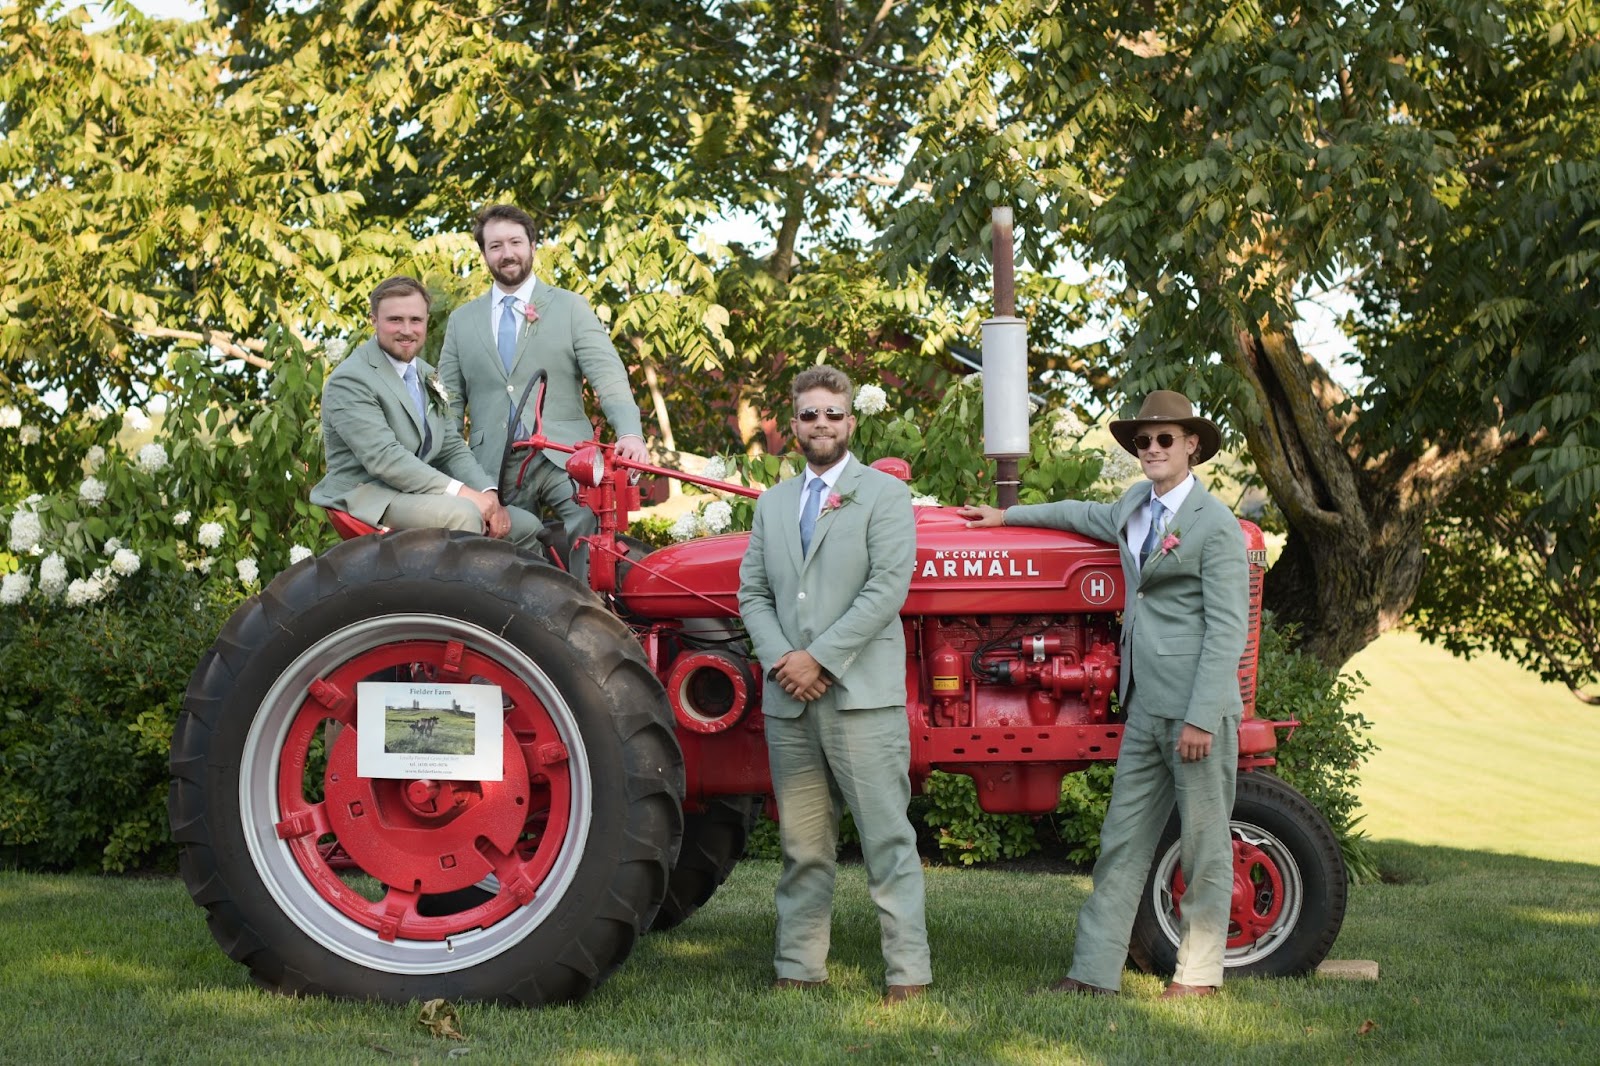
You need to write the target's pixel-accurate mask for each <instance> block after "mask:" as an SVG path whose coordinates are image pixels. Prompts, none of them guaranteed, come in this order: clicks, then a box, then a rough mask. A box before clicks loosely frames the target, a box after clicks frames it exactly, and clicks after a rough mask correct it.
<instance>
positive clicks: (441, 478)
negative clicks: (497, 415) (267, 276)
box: [311, 339, 494, 525]
mask: <svg viewBox="0 0 1600 1066" xmlns="http://www.w3.org/2000/svg"><path fill="white" fill-rule="evenodd" d="M416 363H417V373H418V375H419V376H420V378H421V380H422V382H423V388H422V391H423V398H424V401H425V403H426V406H427V411H428V414H427V417H428V428H429V431H430V432H431V433H432V440H431V441H430V442H429V448H428V451H427V453H426V454H419V453H420V452H421V450H422V444H423V438H424V434H423V425H422V419H421V418H419V417H418V415H417V408H416V405H415V404H414V403H412V400H411V394H410V393H409V392H407V391H406V386H405V382H403V381H401V380H400V375H398V374H396V373H395V372H394V367H393V366H391V365H390V363H389V359H388V357H387V356H386V355H384V354H383V351H382V350H381V349H380V348H379V347H378V342H377V340H375V339H373V340H368V341H367V342H366V343H365V344H363V345H361V346H360V347H359V348H357V349H356V350H355V351H353V352H351V353H350V354H349V355H347V356H346V357H345V359H344V361H343V362H341V363H340V364H339V365H338V366H336V367H334V368H333V373H331V374H329V375H328V380H327V381H326V382H325V383H324V384H323V386H322V448H323V452H324V454H325V455H326V457H327V463H328V472H327V475H326V476H325V477H323V479H322V480H321V481H319V482H317V485H316V487H315V488H313V489H312V490H311V502H312V503H314V504H317V505H318V506H321V507H334V508H338V509H339V510H341V511H348V512H349V513H350V514H352V515H354V516H355V517H356V518H359V519H361V521H363V522H369V523H371V524H373V525H377V524H378V523H379V522H380V521H381V520H382V518H383V512H384V511H385V510H387V509H388V507H389V504H390V502H392V501H393V500H394V498H395V496H397V495H399V494H400V493H402V492H405V493H416V494H419V495H429V494H435V493H437V494H439V495H441V496H442V495H443V494H444V492H445V490H446V489H448V488H449V487H450V482H451V481H452V480H455V481H460V482H461V483H462V484H464V485H466V486H467V487H469V488H474V489H483V488H488V487H489V486H491V485H493V484H494V479H493V478H491V477H489V476H488V475H487V474H486V473H485V472H484V470H483V468H482V467H480V466H479V465H478V464H477V463H476V462H475V461H473V458H472V453H471V452H470V451H468V450H467V443H466V441H464V440H462V439H461V433H460V431H459V430H457V428H456V423H455V420H454V419H453V418H452V417H451V414H450V407H449V404H448V403H447V402H446V401H445V399H444V397H442V396H440V395H439V394H438V392H437V391H436V390H435V389H434V387H433V386H432V385H431V384H429V379H430V378H432V377H433V376H434V375H433V368H432V367H430V366H429V365H428V364H427V363H426V362H424V361H423V360H422V359H418V360H417V361H416Z"/></svg>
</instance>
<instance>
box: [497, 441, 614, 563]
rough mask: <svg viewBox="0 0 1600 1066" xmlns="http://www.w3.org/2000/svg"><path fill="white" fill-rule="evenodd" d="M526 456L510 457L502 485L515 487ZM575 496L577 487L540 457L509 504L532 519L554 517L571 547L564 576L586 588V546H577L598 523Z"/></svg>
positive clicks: (561, 472)
mask: <svg viewBox="0 0 1600 1066" xmlns="http://www.w3.org/2000/svg"><path fill="white" fill-rule="evenodd" d="M527 454H528V453H527V452H525V451H523V452H513V453H512V455H511V458H510V459H509V460H507V462H506V471H505V479H504V481H505V484H507V485H511V486H515V485H516V483H517V469H518V468H519V467H521V466H522V461H523V459H524V458H526V456H527ZM576 492H577V485H576V484H574V483H573V480H572V478H570V477H568V476H567V472H566V471H565V470H563V469H561V468H560V467H558V466H556V465H555V464H554V463H552V462H550V461H549V460H548V459H546V458H545V457H544V456H542V455H541V456H539V457H538V458H536V459H535V460H534V461H533V462H531V463H529V464H528V472H527V473H526V474H524V475H523V479H522V487H521V488H513V489H512V490H511V500H510V501H509V502H512V503H515V504H516V505H517V506H518V507H521V508H523V509H524V510H527V511H531V512H533V513H534V514H535V515H543V514H544V513H546V512H549V513H550V514H553V515H554V516H555V517H556V519H557V520H558V521H559V522H560V523H561V525H562V527H563V528H564V529H565V530H566V532H567V543H568V544H569V545H572V546H573V548H572V558H570V559H568V560H566V563H567V572H568V573H570V574H571V575H572V576H573V577H575V578H577V579H578V580H579V581H582V582H583V583H585V584H588V582H589V551H588V546H587V545H579V544H578V538H579V537H587V536H589V535H590V534H592V533H594V532H596V531H597V530H598V529H599V528H600V523H599V522H598V521H597V520H596V519H595V516H594V512H593V511H591V510H589V508H587V507H585V506H583V504H581V503H579V502H578V500H577V497H576V495H575V494H576Z"/></svg>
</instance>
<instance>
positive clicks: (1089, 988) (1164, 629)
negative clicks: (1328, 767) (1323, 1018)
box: [958, 390, 1249, 999]
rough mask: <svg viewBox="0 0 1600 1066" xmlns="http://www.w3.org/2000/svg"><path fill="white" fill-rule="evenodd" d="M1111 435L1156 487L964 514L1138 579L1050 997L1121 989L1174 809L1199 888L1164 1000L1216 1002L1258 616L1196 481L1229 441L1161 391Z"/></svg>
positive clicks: (1218, 511)
mask: <svg viewBox="0 0 1600 1066" xmlns="http://www.w3.org/2000/svg"><path fill="white" fill-rule="evenodd" d="M1111 435H1112V436H1113V437H1115V438H1116V440H1117V443H1118V444H1120V445H1121V446H1122V447H1123V448H1125V449H1127V450H1128V451H1129V452H1132V453H1133V454H1134V455H1135V456H1137V457H1138V459H1139V464H1140V466H1141V467H1142V468H1143V470H1144V474H1145V477H1147V478H1148V479H1149V482H1148V483H1141V484H1138V485H1135V486H1134V487H1133V488H1131V489H1129V490H1128V491H1127V492H1126V493H1124V494H1123V496H1122V498H1121V499H1120V500H1118V501H1117V502H1116V503H1109V504H1108V503H1086V502H1083V501H1062V502H1058V503H1042V504H1033V505H1029V506H1018V507H1011V508H1008V509H1007V510H1005V511H1000V510H998V509H996V508H994V507H988V506H969V507H964V508H961V510H960V511H959V512H958V513H959V514H960V515H961V516H962V517H963V518H966V519H968V522H967V525H968V526H970V527H974V528H977V527H982V526H998V525H1011V526H1047V527H1050V528H1053V529H1066V530H1071V531H1073V532H1077V533H1082V534H1085V535H1086V536H1091V537H1094V538H1096V539H1098V540H1103V541H1107V542H1111V543H1115V544H1117V545H1118V547H1119V548H1120V549H1121V553H1122V569H1123V572H1124V573H1125V574H1127V575H1128V576H1129V580H1128V588H1129V594H1128V599H1127V602H1126V604H1125V605H1124V606H1123V612H1122V637H1121V654H1122V667H1121V677H1120V679H1119V684H1118V687H1117V695H1118V699H1119V700H1120V703H1121V706H1122V708H1123V709H1124V711H1125V712H1126V714H1127V725H1126V727H1125V728H1124V730H1123V734H1122V750H1121V753H1120V755H1119V757H1118V759H1117V776H1116V781H1115V783H1114V784H1113V785H1112V790H1111V804H1110V807H1109V808H1108V809H1107V811H1106V819H1105V824H1104V826H1103V827H1102V828H1101V831H1100V858H1099V861H1098V862H1096V863H1095V867H1094V891H1093V892H1092V893H1091V894H1090V896H1089V898H1088V900H1086V901H1085V902H1084V905H1083V909H1082V910H1081V911H1079V913H1078V930H1077V941H1076V944H1075V946H1074V948H1073V953H1072V967H1071V969H1070V970H1069V971H1068V976H1066V977H1064V978H1062V979H1061V980H1060V981H1057V982H1056V983H1055V984H1054V985H1052V986H1051V989H1052V990H1053V991H1056V992H1069V993H1076V994H1080V995H1115V994H1116V993H1117V992H1118V991H1119V990H1120V989H1121V987H1122V966H1123V960H1125V959H1126V958H1127V955H1128V939H1129V937H1130V935H1131V933H1132V929H1133V921H1134V916H1135V914H1136V913H1137V910H1138V905H1139V893H1140V892H1141V891H1142V890H1143V888H1144V884H1145V879H1146V876H1147V875H1148V874H1149V871H1150V861H1151V858H1152V856H1153V855H1154V853H1155V848H1156V843H1157V841H1158V839H1159V838H1160V836H1161V832H1162V829H1163V828H1164V827H1165V826H1166V823H1167V819H1168V818H1169V817H1170V816H1171V813H1172V808H1173V804H1174V802H1176V804H1177V807H1178V816H1179V819H1180V821H1181V823H1182V833H1183V875H1184V881H1185V883H1186V885H1187V889H1186V891H1185V892H1184V896H1183V904H1182V919H1181V925H1180V929H1179V944H1178V964H1177V970H1176V972H1175V973H1174V974H1173V978H1172V983H1171V984H1169V985H1168V986H1167V989H1166V991H1165V992H1164V993H1163V994H1162V998H1163V999H1178V998H1182V997H1186V996H1209V995H1214V994H1215V993H1216V992H1217V990H1218V989H1219V988H1220V987H1221V985H1222V971H1223V954H1224V951H1225V950H1226V947H1227V940H1228V921H1229V910H1230V908H1231V906H1232V897H1233V841H1232V838H1231V836H1230V833H1229V829H1228V822H1229V817H1230V815H1231V813H1232V810H1233V799H1234V795H1233V792H1234V775H1235V772H1236V770H1237V768H1238V742H1239V737H1238V733H1239V716H1240V714H1241V712H1242V709H1243V705H1242V703H1241V701H1240V697H1239V677H1238V668H1239V658H1240V656H1241V655H1243V654H1244V646H1245V638H1246V629H1247V624H1248V615H1249V568H1248V564H1247V561H1246V557H1245V546H1244V538H1243V535H1242V534H1241V533H1240V530H1239V523H1238V522H1237V521H1236V520H1235V519H1234V517H1233V515H1232V514H1231V513H1229V511H1228V508H1227V507H1226V506H1225V505H1224V504H1223V503H1222V502H1221V501H1220V500H1218V499H1217V498H1216V497H1214V496H1212V495H1211V494H1210V493H1209V492H1207V491H1206V490H1205V487H1204V486H1203V485H1201V484H1200V482H1199V481H1198V480H1197V479H1196V478H1195V476H1194V474H1193V473H1192V472H1191V467H1194V466H1198V465H1200V464H1201V463H1203V462H1205V461H1206V460H1207V459H1210V458H1211V457H1212V456H1213V455H1215V454H1216V451H1217V448H1218V446H1219V444H1220V443H1221V434H1220V433H1219V432H1218V431H1217V427H1216V425H1215V424H1213V423H1212V422H1211V421H1210V420H1209V419H1205V418H1197V417H1195V415H1194V408H1193V407H1192V406H1191V404H1190V403H1189V400H1188V398H1187V397H1185V396H1184V395H1183V394H1182V393H1178V392H1168V391H1164V390H1163V391H1157V392H1152V393H1151V394H1150V395H1149V396H1147V397H1146V398H1145V401H1144V404H1143V406H1141V407H1140V409H1139V416H1138V417H1137V418H1132V419H1122V420H1119V421H1115V422H1112V423H1111Z"/></svg>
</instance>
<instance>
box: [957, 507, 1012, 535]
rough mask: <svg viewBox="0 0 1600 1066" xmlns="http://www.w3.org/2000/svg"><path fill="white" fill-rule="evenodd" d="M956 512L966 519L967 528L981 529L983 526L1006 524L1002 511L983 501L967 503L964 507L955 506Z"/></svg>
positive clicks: (1004, 514)
mask: <svg viewBox="0 0 1600 1066" xmlns="http://www.w3.org/2000/svg"><path fill="white" fill-rule="evenodd" d="M956 514H957V515H959V516H960V517H962V518H965V519H966V520H967V528H968V529H983V528H984V527H985V526H1003V525H1005V524H1006V513H1005V512H1004V511H1002V510H1000V508H998V507H990V506H989V505H988V504H984V503H969V504H967V505H966V506H965V507H957V508H956Z"/></svg>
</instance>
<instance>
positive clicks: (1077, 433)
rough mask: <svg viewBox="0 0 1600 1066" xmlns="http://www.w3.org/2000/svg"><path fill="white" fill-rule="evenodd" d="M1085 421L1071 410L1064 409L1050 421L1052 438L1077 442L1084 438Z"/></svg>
mask: <svg viewBox="0 0 1600 1066" xmlns="http://www.w3.org/2000/svg"><path fill="white" fill-rule="evenodd" d="M1084 428H1085V427H1084V424H1083V420H1082V419H1080V418H1079V417H1078V415H1077V412H1075V411H1073V410H1072V409H1071V408H1062V409H1061V410H1060V411H1057V412H1056V415H1055V417H1054V418H1053V419H1051V421H1050V436H1051V437H1053V438H1055V439H1056V440H1058V441H1071V440H1077V439H1078V438H1079V437H1081V436H1083V431H1084Z"/></svg>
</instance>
